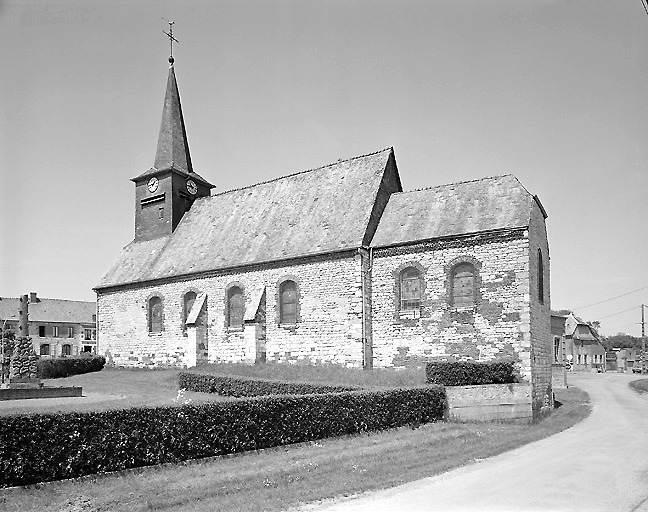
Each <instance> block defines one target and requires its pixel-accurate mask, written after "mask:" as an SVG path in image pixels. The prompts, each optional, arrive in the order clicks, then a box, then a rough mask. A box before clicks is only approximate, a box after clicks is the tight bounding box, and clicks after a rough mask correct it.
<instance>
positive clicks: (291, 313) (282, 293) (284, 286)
mask: <svg viewBox="0 0 648 512" xmlns="http://www.w3.org/2000/svg"><path fill="white" fill-rule="evenodd" d="M279 323H282V324H296V323H297V284H296V283H295V282H294V281H284V282H283V283H281V286H280V287H279Z"/></svg>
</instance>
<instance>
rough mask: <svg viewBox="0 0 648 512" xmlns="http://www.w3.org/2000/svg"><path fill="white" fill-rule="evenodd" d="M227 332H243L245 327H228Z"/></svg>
mask: <svg viewBox="0 0 648 512" xmlns="http://www.w3.org/2000/svg"><path fill="white" fill-rule="evenodd" d="M225 329H226V330H227V332H243V326H240V327H226V328H225Z"/></svg>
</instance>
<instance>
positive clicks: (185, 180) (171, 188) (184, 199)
mask: <svg viewBox="0 0 648 512" xmlns="http://www.w3.org/2000/svg"><path fill="white" fill-rule="evenodd" d="M169 26H170V30H169V33H168V34H167V33H166V32H165V34H167V35H168V36H169V38H170V39H171V44H173V41H176V40H175V39H174V38H173V31H172V30H173V22H170V23H169ZM176 42H177V41H176ZM169 64H170V66H169V76H168V79H167V85H166V94H165V96H164V107H163V109H162V122H161V124H160V134H159V136H158V143H157V151H156V153H155V163H154V164H153V167H151V168H150V169H149V170H148V171H146V172H144V173H143V174H140V175H139V176H137V177H135V178H132V180H131V181H133V182H134V183H135V241H136V242H139V241H144V240H152V239H154V238H160V237H163V236H169V235H170V234H171V233H173V231H174V230H175V228H176V227H177V226H178V224H179V222H180V220H181V219H182V216H183V215H184V214H185V212H186V211H188V210H189V208H191V205H192V204H193V202H194V200H195V199H196V198H199V197H205V196H209V195H210V194H211V189H212V188H214V185H212V184H211V183H209V182H208V181H207V180H205V179H204V178H203V177H201V176H200V175H198V174H196V173H195V172H194V171H193V167H192V165H191V156H190V154H189V144H188V142H187V133H186V130H185V124H184V118H183V116H182V107H181V105H180V94H179V92H178V84H177V82H176V77H175V70H174V67H173V64H174V58H173V48H172V54H171V56H170V57H169Z"/></svg>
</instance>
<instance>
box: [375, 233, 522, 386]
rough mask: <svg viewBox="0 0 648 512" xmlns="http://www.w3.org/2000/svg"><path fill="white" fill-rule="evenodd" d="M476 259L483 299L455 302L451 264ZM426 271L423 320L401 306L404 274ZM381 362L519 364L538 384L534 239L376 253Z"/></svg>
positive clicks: (500, 238)
mask: <svg viewBox="0 0 648 512" xmlns="http://www.w3.org/2000/svg"><path fill="white" fill-rule="evenodd" d="M460 261H467V262H471V263H473V264H474V265H475V268H476V269H477V272H476V276H475V288H476V301H475V304H474V307H472V308H455V307H453V306H452V305H451V290H450V288H451V279H450V274H451V270H452V267H453V266H454V265H455V264H456V263H457V262H460ZM408 266H415V267H417V268H419V270H420V271H421V274H422V277H423V290H422V301H421V309H420V316H418V317H416V318H415V317H413V316H411V315H408V313H407V312H401V311H400V310H399V309H400V308H399V297H398V293H399V292H398V287H399V279H398V275H399V272H400V271H401V270H402V269H404V268H406V267H408ZM371 272H372V292H373V294H372V327H373V354H374V365H375V366H378V367H386V366H396V367H404V366H419V365H423V364H424V363H425V362H427V361H433V360H448V361H460V360H475V361H490V360H493V359H500V358H504V357H510V358H513V359H515V360H517V361H519V364H520V369H521V373H522V375H523V376H524V377H525V379H526V380H528V381H529V382H530V381H531V371H532V368H531V352H532V351H531V318H530V317H531V311H530V297H529V238H528V233H527V232H526V231H525V230H517V231H515V232H506V233H502V234H499V235H496V236H495V235H490V236H488V237H484V236H482V237H473V238H465V239H463V240H454V241H445V242H444V241H435V242H430V243H427V244H417V245H411V246H403V247H394V248H385V249H376V250H374V252H373V260H372V270H371Z"/></svg>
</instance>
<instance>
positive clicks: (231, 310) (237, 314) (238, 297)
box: [227, 286, 244, 327]
mask: <svg viewBox="0 0 648 512" xmlns="http://www.w3.org/2000/svg"><path fill="white" fill-rule="evenodd" d="M243 301H244V299H243V290H241V288H239V287H238V286H232V287H231V288H230V289H229V290H227V326H228V327H242V326H243Z"/></svg>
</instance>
